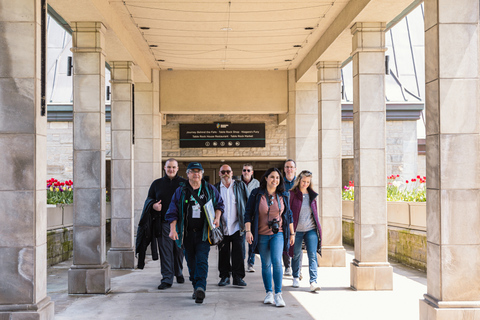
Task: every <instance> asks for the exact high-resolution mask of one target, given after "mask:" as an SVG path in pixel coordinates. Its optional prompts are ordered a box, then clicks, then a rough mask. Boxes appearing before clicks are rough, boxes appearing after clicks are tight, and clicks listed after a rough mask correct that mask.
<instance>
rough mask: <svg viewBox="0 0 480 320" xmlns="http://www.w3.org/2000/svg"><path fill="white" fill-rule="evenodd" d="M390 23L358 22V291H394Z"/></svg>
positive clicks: (353, 281) (353, 275) (354, 270)
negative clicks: (388, 149)
mask: <svg viewBox="0 0 480 320" xmlns="http://www.w3.org/2000/svg"><path fill="white" fill-rule="evenodd" d="M384 30H385V23H380V22H379V23H375V22H368V23H362V22H359V23H355V24H354V25H353V26H352V28H351V31H352V35H353V38H352V39H353V42H352V43H353V45H352V48H353V52H352V57H353V142H354V143H353V144H354V156H355V158H354V166H355V174H354V181H355V204H354V206H355V259H354V260H353V262H352V264H351V267H350V285H351V286H352V288H354V289H355V290H392V289H393V284H392V281H393V268H392V267H391V266H390V264H389V263H388V253H387V250H388V241H387V189H386V182H387V174H386V155H385V131H386V108H385V51H386V48H385V32H384Z"/></svg>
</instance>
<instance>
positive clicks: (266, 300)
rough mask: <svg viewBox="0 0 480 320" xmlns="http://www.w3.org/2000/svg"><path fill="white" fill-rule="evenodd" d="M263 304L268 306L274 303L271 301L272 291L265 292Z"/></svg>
mask: <svg viewBox="0 0 480 320" xmlns="http://www.w3.org/2000/svg"><path fill="white" fill-rule="evenodd" d="M263 303H265V304H268V303H271V304H274V303H275V301H274V300H273V293H272V291H269V292H267V295H266V296H265V300H263Z"/></svg>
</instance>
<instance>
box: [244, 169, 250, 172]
mask: <svg viewBox="0 0 480 320" xmlns="http://www.w3.org/2000/svg"><path fill="white" fill-rule="evenodd" d="M251 171H252V170H250V169H243V172H251Z"/></svg>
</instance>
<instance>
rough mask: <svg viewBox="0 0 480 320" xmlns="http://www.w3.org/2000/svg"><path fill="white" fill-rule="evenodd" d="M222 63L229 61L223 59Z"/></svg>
mask: <svg viewBox="0 0 480 320" xmlns="http://www.w3.org/2000/svg"><path fill="white" fill-rule="evenodd" d="M220 61H222V62H228V60H225V59H223V60H220Z"/></svg>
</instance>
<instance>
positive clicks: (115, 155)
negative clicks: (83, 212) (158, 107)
mask: <svg viewBox="0 0 480 320" xmlns="http://www.w3.org/2000/svg"><path fill="white" fill-rule="evenodd" d="M110 66H111V68H112V69H111V75H112V80H111V81H110V82H111V85H112V111H111V114H112V120H111V125H112V160H111V168H112V169H111V171H112V174H111V183H112V184H111V190H112V197H111V201H112V202H111V204H112V220H111V226H112V227H111V239H112V243H111V248H110V250H109V251H108V253H107V261H108V263H109V264H110V266H111V268H112V269H133V268H134V267H135V249H134V240H133V238H134V228H133V209H134V208H133V190H134V189H133V184H134V183H133V167H134V153H133V70H132V67H133V63H132V62H126V61H125V62H120V61H114V62H112V63H111V64H110Z"/></svg>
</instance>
